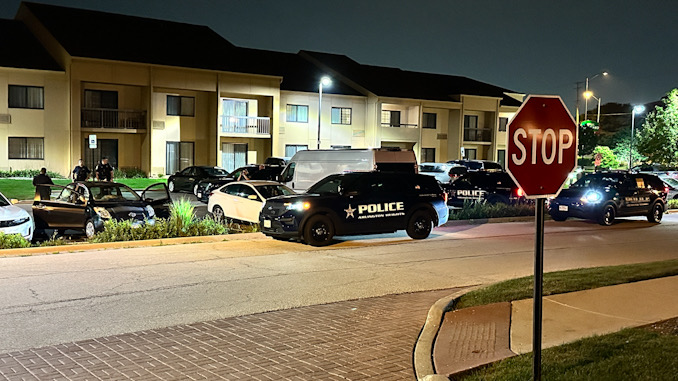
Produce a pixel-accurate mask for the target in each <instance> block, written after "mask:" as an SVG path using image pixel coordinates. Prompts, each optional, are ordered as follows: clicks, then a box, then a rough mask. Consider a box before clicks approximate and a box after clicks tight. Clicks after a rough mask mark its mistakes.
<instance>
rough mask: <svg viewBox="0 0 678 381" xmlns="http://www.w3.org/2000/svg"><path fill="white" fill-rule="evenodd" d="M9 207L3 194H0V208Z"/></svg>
mask: <svg viewBox="0 0 678 381" xmlns="http://www.w3.org/2000/svg"><path fill="white" fill-rule="evenodd" d="M8 205H11V204H10V202H9V201H7V199H6V198H5V196H4V195H3V194H0V206H8Z"/></svg>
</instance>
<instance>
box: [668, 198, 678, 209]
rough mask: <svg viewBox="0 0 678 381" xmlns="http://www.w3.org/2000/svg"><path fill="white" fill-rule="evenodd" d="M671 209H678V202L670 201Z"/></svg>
mask: <svg viewBox="0 0 678 381" xmlns="http://www.w3.org/2000/svg"><path fill="white" fill-rule="evenodd" d="M668 206H669V209H678V200H669V204H668Z"/></svg>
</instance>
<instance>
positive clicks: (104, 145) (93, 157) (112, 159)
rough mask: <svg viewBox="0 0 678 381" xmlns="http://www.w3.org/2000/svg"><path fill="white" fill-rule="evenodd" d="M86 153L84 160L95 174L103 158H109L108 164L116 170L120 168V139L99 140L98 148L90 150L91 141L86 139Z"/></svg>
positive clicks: (84, 144) (84, 145)
mask: <svg viewBox="0 0 678 381" xmlns="http://www.w3.org/2000/svg"><path fill="white" fill-rule="evenodd" d="M83 147H84V148H83V150H84V151H85V154H84V155H83V156H84V157H83V158H82V160H83V161H84V162H85V165H86V166H87V168H89V169H90V171H92V172H94V168H96V166H97V164H99V163H101V159H102V158H103V157H107V158H108V164H110V165H111V167H113V168H114V169H119V168H118V139H97V148H89V140H88V138H85V141H84V143H83Z"/></svg>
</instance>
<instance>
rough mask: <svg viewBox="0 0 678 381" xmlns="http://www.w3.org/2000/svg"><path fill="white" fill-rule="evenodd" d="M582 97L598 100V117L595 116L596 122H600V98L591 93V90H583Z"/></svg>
mask: <svg viewBox="0 0 678 381" xmlns="http://www.w3.org/2000/svg"><path fill="white" fill-rule="evenodd" d="M584 97H585V98H586V100H587V101H588V99H589V98H593V99H595V100H597V101H598V117H597V118H596V123H598V124H600V98H598V97H597V96H595V95H593V92H592V91H586V92H584Z"/></svg>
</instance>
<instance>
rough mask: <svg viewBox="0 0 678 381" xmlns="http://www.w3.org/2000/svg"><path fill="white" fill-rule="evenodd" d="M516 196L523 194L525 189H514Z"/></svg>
mask: <svg viewBox="0 0 678 381" xmlns="http://www.w3.org/2000/svg"><path fill="white" fill-rule="evenodd" d="M516 196H518V197H523V196H525V191H523V188H517V189H516Z"/></svg>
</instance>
